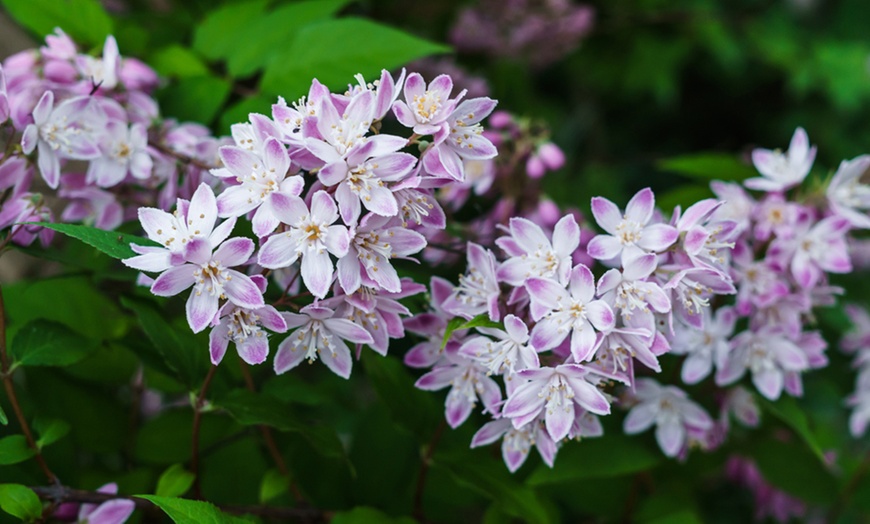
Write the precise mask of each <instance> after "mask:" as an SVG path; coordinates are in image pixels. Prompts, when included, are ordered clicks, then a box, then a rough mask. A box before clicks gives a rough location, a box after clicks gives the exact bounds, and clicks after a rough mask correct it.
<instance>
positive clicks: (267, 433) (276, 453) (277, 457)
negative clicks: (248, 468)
mask: <svg viewBox="0 0 870 524" xmlns="http://www.w3.org/2000/svg"><path fill="white" fill-rule="evenodd" d="M239 366H241V369H242V376H243V377H244V378H245V386H246V387H247V388H248V391H251V392H256V391H257V388H256V387H255V386H254V378H253V377H252V376H251V370H250V369H248V364H247V363H245V361H244V360H242V359H241V358H239ZM258 427H259V428H260V433H261V434H262V435H263V442H264V443H265V444H266V449H268V450H269V455H271V456H272V460H274V461H275V465H276V466H277V467H278V471H280V472H281V475H282V476H283V477H284V478H286V479H288V480H290V470H289V469H288V468H287V463H286V462H285V461H284V457H283V455H281V451H280V450H278V446H277V444H275V439H274V438H273V436H272V429H271V428H270V427H269V426H267V425H265V424H260V425H259V426H258ZM288 485H289V487H290V491H291V493H292V494H293V497H294V498H295V499H296V502H297V503H303V502H304V501H305V498H304V497H303V496H302V493H301V492H300V491H299V488H298V487H297V486H296V482H294V481H292V480H290V482H289V484H288Z"/></svg>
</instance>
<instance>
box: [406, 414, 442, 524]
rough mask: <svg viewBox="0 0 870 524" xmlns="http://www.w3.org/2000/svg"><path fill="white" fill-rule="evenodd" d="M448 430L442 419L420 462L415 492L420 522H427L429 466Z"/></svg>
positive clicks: (415, 512)
mask: <svg viewBox="0 0 870 524" xmlns="http://www.w3.org/2000/svg"><path fill="white" fill-rule="evenodd" d="M446 428H447V422H446V420H445V419H441V423H440V424H438V428H436V429H435V433H433V434H432V439H431V440H430V441H429V445H428V446H427V447H426V452H425V453H424V454H423V457H422V458H421V460H420V462H421V464H420V474H419V475H417V488H416V489H415V491H414V518H415V519H417V520H419V521H420V522H423V521H424V520H425V515H424V514H423V492H424V491H425V490H426V474H427V473H428V472H429V466H430V465H431V464H432V455H434V454H435V447H436V446H438V442H439V441H440V440H441V435H443V434H444V430H445V429H446Z"/></svg>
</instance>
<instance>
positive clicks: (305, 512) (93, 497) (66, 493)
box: [30, 484, 333, 522]
mask: <svg viewBox="0 0 870 524" xmlns="http://www.w3.org/2000/svg"><path fill="white" fill-rule="evenodd" d="M30 489H32V490H33V491H34V493H36V495H37V496H39V498H40V499H42V500H48V501H52V502H54V503H63V502H77V503H84V504H102V503H103V502H106V501H109V500H118V499H124V500H131V501H133V503H134V504H135V505H136V509H138V510H141V511H143V512H145V513H146V514H148V515H149V516H153V517H157V518H161V517H163V512H162V511H161V510H160V508H158V507H157V506H155V505H154V504H153V503H151V502H150V501H148V500H146V499H141V498H137V497H132V496H129V495H115V494H112V493H100V492H98V491H87V490H82V489H74V488H70V487H67V486H63V485H60V484H56V485H53V486H32V487H31V488H30ZM216 506H217V507H218V508H220V509H221V510H222V511H226V512H227V513H234V514H237V515H243V514H249V515H258V516H261V517H265V518H274V519H279V520H283V521H288V520H293V521H296V522H328V521H329V520H330V519H331V518H332V516H333V514H332V512H330V511H323V510H319V509H316V508H279V507H272V506H225V505H220V504H216Z"/></svg>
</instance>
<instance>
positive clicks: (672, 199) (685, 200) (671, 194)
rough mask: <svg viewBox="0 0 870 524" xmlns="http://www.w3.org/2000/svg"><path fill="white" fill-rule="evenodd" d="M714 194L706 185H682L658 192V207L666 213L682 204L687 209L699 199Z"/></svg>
mask: <svg viewBox="0 0 870 524" xmlns="http://www.w3.org/2000/svg"><path fill="white" fill-rule="evenodd" d="M712 196H713V193H712V192H711V191H710V188H709V187H708V186H706V185H695V184H688V185H682V186H677V187H675V188H673V189H671V190H668V191H665V192H663V193H659V194H657V195H656V207H658V208H659V209H661V210H662V211H664V212H665V214H668V213H671V212H672V211H673V210H674V208H675V207H677V206H680V207H681V208H682V209H683V210H685V209H686V208H688V207H689V206H690V205H692V204H694V203H695V202H698V201H699V200H703V199H705V198H710V197H712Z"/></svg>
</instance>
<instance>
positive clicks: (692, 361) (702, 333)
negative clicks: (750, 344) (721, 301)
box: [671, 306, 737, 384]
mask: <svg viewBox="0 0 870 524" xmlns="http://www.w3.org/2000/svg"><path fill="white" fill-rule="evenodd" d="M703 314H704V316H705V317H706V318H705V319H704V322H703V327H702V328H701V329H698V328H697V327H694V326H690V325H688V324H684V323H682V322H680V323H677V324H676V327H675V329H674V332H675V334H674V339H673V341H672V343H671V353H673V354H675V355H686V360H684V361H683V368H682V373H681V378H682V379H683V382H685V383H686V384H697V383H698V382H700V381H701V380H704V379H705V378H706V377H707V376H708V375H710V372H712V371H713V364H714V363H718V362H721V361H722V360H723V359H725V358H726V357H727V355H728V351H729V349H730V346H729V340H728V338H729V337H730V336H731V334H732V333H733V332H734V324H735V323H736V322H737V313H736V311H735V310H734V309H733V308H731V307H727V306H726V307H721V308H719V309H717V310H716V314H715V315H712V314H711V313H710V310H709V309H704V313H703Z"/></svg>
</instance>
